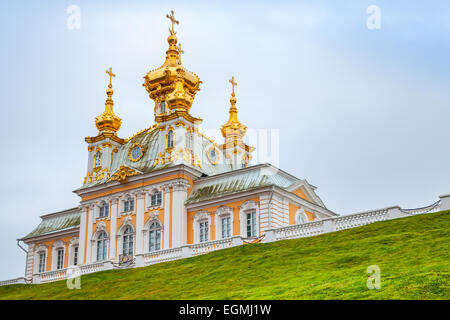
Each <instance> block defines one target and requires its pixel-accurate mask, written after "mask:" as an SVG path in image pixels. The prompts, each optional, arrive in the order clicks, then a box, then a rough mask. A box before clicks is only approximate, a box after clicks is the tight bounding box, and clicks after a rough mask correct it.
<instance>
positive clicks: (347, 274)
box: [0, 211, 450, 299]
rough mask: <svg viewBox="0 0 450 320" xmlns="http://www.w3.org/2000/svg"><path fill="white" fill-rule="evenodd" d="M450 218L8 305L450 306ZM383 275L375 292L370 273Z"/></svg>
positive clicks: (248, 251)
mask: <svg viewBox="0 0 450 320" xmlns="http://www.w3.org/2000/svg"><path fill="white" fill-rule="evenodd" d="M449 230H450V212H449V211H447V212H439V213H434V214H427V215H422V216H416V217H409V218H404V219H398V220H394V221H386V222H379V223H374V224H371V225H368V226H364V227H360V228H354V229H350V230H345V231H341V232H335V233H331V234H325V235H321V236H317V237H312V238H303V239H295V240H286V241H279V242H275V243H268V244H256V245H245V246H239V247H235V248H231V249H227V250H221V251H217V252H214V253H211V254H208V255H204V256H200V257H195V258H189V259H184V260H178V261H173V262H168V263H161V264H157V265H153V266H149V267H145V268H137V269H130V270H111V271H104V272H98V273H95V274H91V275H86V276H83V277H82V279H81V290H68V289H67V288H66V283H65V281H59V282H54V283H49V284H42V285H13V286H4V287H0V299H449V298H450V288H449V274H450V272H449V265H450V260H449V252H450V250H449V249H450V248H449ZM374 264H375V265H378V266H379V267H380V268H381V289H380V290H368V289H367V287H366V279H367V274H366V268H367V267H368V266H369V265H374Z"/></svg>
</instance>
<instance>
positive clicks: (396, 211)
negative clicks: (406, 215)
mask: <svg viewBox="0 0 450 320" xmlns="http://www.w3.org/2000/svg"><path fill="white" fill-rule="evenodd" d="M402 216H403V215H402V212H401V211H400V207H391V208H388V220H392V219H397V218H401V217H402Z"/></svg>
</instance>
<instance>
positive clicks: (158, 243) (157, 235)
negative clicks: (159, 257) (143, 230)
mask: <svg viewBox="0 0 450 320" xmlns="http://www.w3.org/2000/svg"><path fill="white" fill-rule="evenodd" d="M152 244H153V246H152ZM152 247H153V249H152ZM161 248H162V225H161V223H160V222H159V221H153V222H152V223H151V224H150V227H149V229H148V252H156V251H158V250H161Z"/></svg>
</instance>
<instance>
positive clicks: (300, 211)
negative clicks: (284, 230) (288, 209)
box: [294, 208, 309, 224]
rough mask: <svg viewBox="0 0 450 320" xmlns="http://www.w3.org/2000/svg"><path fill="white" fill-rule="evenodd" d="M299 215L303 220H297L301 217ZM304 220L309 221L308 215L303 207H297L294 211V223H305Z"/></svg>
mask: <svg viewBox="0 0 450 320" xmlns="http://www.w3.org/2000/svg"><path fill="white" fill-rule="evenodd" d="M301 217H303V218H304V222H300V221H299V220H300V219H301ZM306 222H309V219H308V215H307V214H306V212H305V209H303V208H299V209H298V210H297V211H296V212H295V217H294V224H302V223H306Z"/></svg>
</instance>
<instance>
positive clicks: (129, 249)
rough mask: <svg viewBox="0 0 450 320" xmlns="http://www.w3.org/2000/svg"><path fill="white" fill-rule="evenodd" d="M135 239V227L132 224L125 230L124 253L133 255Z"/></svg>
mask: <svg viewBox="0 0 450 320" xmlns="http://www.w3.org/2000/svg"><path fill="white" fill-rule="evenodd" d="M133 241H134V234H133V229H132V228H131V227H130V226H128V227H126V228H125V231H124V232H123V246H122V253H123V255H124V256H132V255H133Z"/></svg>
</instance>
